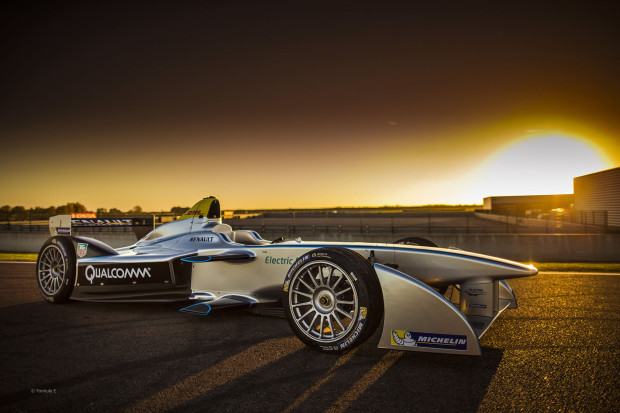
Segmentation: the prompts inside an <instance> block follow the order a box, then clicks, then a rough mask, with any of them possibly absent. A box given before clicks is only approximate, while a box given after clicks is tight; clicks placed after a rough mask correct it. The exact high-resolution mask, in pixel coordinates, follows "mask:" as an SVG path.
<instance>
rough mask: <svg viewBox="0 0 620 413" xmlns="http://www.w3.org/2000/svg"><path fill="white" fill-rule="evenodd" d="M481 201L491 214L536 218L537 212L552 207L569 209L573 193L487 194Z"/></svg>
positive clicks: (542, 211) (572, 201)
mask: <svg viewBox="0 0 620 413" xmlns="http://www.w3.org/2000/svg"><path fill="white" fill-rule="evenodd" d="M483 202H484V205H483V207H482V208H483V209H484V210H488V211H490V212H491V213H493V214H500V215H514V216H531V217H532V218H536V217H537V215H538V214H543V213H548V212H549V211H551V210H552V209H557V208H564V209H570V208H571V207H572V206H573V203H574V195H573V194H560V195H515V196H489V197H486V198H484V201H483Z"/></svg>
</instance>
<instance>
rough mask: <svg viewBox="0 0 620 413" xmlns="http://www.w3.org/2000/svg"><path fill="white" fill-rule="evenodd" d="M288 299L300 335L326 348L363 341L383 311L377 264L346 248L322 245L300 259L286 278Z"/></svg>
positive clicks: (289, 316)
mask: <svg viewBox="0 0 620 413" xmlns="http://www.w3.org/2000/svg"><path fill="white" fill-rule="evenodd" d="M282 304H283V306H284V313H285V315H286V319H287V321H288V323H289V325H290V326H291V329H292V330H293V332H294V333H295V334H296V335H297V337H299V339H300V340H301V341H303V342H304V343H305V344H307V345H308V346H310V347H311V348H313V349H315V350H318V351H323V352H341V351H344V350H347V349H350V348H353V347H355V346H357V345H359V344H361V343H362V342H364V341H365V340H366V339H368V337H370V336H371V335H372V333H373V332H374V331H375V330H376V329H377V327H378V326H379V323H380V322H381V318H382V317H383V293H382V292H381V285H380V283H379V279H378V278H377V274H376V273H375V270H374V267H373V266H372V265H371V264H370V263H369V262H368V261H367V260H366V259H364V257H362V256H361V255H359V254H358V253H356V252H354V251H351V250H348V249H345V248H337V247H332V248H319V249H316V250H313V251H310V252H308V253H306V254H304V255H303V256H301V257H300V258H299V259H297V261H296V262H295V263H294V264H293V266H292V267H291V268H290V270H289V272H288V274H287V276H286V279H285V281H284V291H283V294H282Z"/></svg>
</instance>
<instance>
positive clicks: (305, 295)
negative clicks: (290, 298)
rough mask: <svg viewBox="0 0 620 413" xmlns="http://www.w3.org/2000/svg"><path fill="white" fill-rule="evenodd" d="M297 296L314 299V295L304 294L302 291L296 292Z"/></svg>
mask: <svg viewBox="0 0 620 413" xmlns="http://www.w3.org/2000/svg"><path fill="white" fill-rule="evenodd" d="M295 294H297V295H303V296H304V297H308V298H310V299H312V294H306V293H302V292H301V291H295Z"/></svg>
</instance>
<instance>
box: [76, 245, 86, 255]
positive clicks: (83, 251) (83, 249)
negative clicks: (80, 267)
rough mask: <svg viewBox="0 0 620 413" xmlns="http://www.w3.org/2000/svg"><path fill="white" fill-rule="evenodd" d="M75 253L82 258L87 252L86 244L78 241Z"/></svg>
mask: <svg viewBox="0 0 620 413" xmlns="http://www.w3.org/2000/svg"><path fill="white" fill-rule="evenodd" d="M76 254H77V256H78V257H80V258H84V257H85V256H86V254H88V244H85V243H81V242H80V243H78V245H77V251H76Z"/></svg>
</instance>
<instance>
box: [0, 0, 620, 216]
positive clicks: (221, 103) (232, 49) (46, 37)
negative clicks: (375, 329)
mask: <svg viewBox="0 0 620 413" xmlns="http://www.w3.org/2000/svg"><path fill="white" fill-rule="evenodd" d="M54 3H56V2H49V3H47V4H43V5H37V4H36V3H32V2H17V1H9V2H3V4H2V6H0V7H1V8H2V9H1V10H0V15H1V16H2V17H0V19H1V20H0V21H1V22H2V23H1V26H0V30H1V32H0V45H1V52H2V61H3V64H2V68H1V69H0V70H2V82H1V83H0V154H1V155H0V157H1V158H0V159H1V164H0V204H1V205H6V204H8V205H12V206H15V205H23V206H25V207H27V208H28V207H33V206H43V207H47V206H50V205H56V206H57V205H62V204H65V203H67V202H80V203H82V204H84V205H86V206H87V207H88V208H89V209H91V210H95V209H97V208H108V209H109V208H119V209H122V210H128V209H130V208H133V207H134V206H135V205H140V206H141V207H142V208H143V209H144V210H150V211H165V210H169V209H170V208H171V207H173V206H191V205H192V204H193V203H194V202H195V201H197V200H198V199H201V198H202V197H205V196H209V195H214V196H217V197H218V198H219V199H220V201H221V204H222V208H223V209H259V208H311V207H330V206H381V205H425V204H480V203H482V198H483V197H486V196H492V195H520V194H545V193H572V179H573V178H574V177H576V176H580V175H584V174H587V173H591V172H596V171H600V170H604V169H609V168H613V167H618V166H620V117H619V116H618V112H619V109H620V93H619V92H620V77H619V76H618V73H620V56H619V55H620V48H618V47H617V44H618V39H619V38H620V36H619V34H620V33H619V30H620V29H619V28H618V25H617V21H618V18H619V17H620V16H619V15H618V12H617V11H616V10H615V9H616V8H615V7H613V6H614V5H613V2H607V1H604V2H597V1H588V2H571V1H562V2H551V1H545V2H540V1H515V2H508V1H506V2H496V1H492V2H486V1H436V2H421V1H408V2H393V1H383V2H363V1H357V2H353V1H347V2H342V1H330V2H325V1H299V2H290V1H260V2H259V1H235V0H230V1H213V2H209V1H179V2H131V4H130V5H128V4H125V3H127V2H119V3H114V2H75V3H74V4H73V5H71V4H70V3H63V4H62V5H57V4H54Z"/></svg>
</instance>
